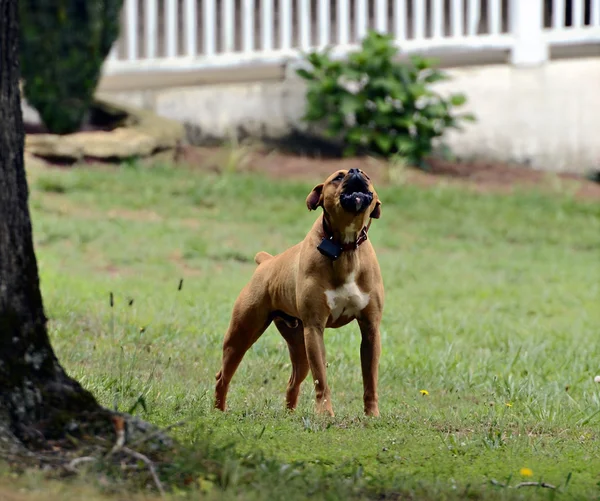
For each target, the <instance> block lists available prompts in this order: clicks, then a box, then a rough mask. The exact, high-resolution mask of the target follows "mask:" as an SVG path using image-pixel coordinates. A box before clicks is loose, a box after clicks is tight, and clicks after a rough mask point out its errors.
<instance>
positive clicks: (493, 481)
mask: <svg viewBox="0 0 600 501" xmlns="http://www.w3.org/2000/svg"><path fill="white" fill-rule="evenodd" d="M490 484H492V485H496V486H498V487H504V488H505V489H520V488H521V487H542V488H544V489H556V486H555V485H552V484H548V483H546V482H521V483H520V484H517V485H507V484H503V483H502V482H498V480H496V479H495V478H492V479H490Z"/></svg>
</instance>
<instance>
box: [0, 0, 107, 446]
mask: <svg viewBox="0 0 600 501" xmlns="http://www.w3.org/2000/svg"><path fill="white" fill-rule="evenodd" d="M17 2H18V0H0V449H1V445H2V442H4V443H5V444H6V443H7V439H9V440H10V439H13V440H14V439H17V440H18V441H20V442H21V443H22V444H25V445H26V446H27V447H30V448H37V447H40V446H41V447H43V446H44V444H45V443H46V441H47V440H48V439H51V438H55V437H56V438H58V437H59V436H61V435H64V432H65V430H66V428H68V427H70V426H72V422H73V421H74V420H80V419H82V418H84V417H85V416H89V415H90V413H93V414H94V415H98V413H99V414H100V415H103V416H105V417H106V416H108V411H106V410H104V409H102V408H101V407H100V406H99V405H98V404H97V402H96V400H95V399H94V397H93V396H92V395H91V394H90V393H89V392H87V391H86V390H84V389H83V388H82V387H81V386H80V385H79V383H77V382H76V381H74V380H73V379H71V378H70V377H69V376H67V374H66V373H65V371H64V370H63V368H62V367H61V366H60V364H59V362H58V360H57V358H56V356H55V354H54V351H53V349H52V346H51V345H50V340H49V338H48V332H47V329H46V316H45V314H44V307H43V303H42V296H41V293H40V287H39V277H38V269H37V263H36V258H35V252H34V248H33V239H32V232H31V220H30V216H29V208H28V188H27V180H26V178H25V168H24V162H23V142H24V131H23V117H22V113H21V104H20V91H19V57H18V56H19V50H18V49H19V23H18V17H17V10H18V9H17ZM107 423H108V420H107Z"/></svg>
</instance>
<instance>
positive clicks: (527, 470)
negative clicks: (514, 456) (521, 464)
mask: <svg viewBox="0 0 600 501" xmlns="http://www.w3.org/2000/svg"><path fill="white" fill-rule="evenodd" d="M519 473H520V474H521V475H522V476H523V477H533V471H532V470H531V468H527V467H525V468H521V469H520V470H519Z"/></svg>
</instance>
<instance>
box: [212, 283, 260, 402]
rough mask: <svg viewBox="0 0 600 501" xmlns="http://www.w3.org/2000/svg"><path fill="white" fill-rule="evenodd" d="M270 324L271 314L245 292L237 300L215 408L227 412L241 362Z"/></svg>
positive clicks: (217, 385)
mask: <svg viewBox="0 0 600 501" xmlns="http://www.w3.org/2000/svg"><path fill="white" fill-rule="evenodd" d="M270 323H271V318H270V316H269V311H268V309H267V308H264V307H263V305H262V304H260V302H259V303H257V302H256V300H253V298H252V294H251V293H250V291H249V289H248V288H246V289H245V290H244V291H242V293H241V294H240V296H239V297H238V299H237V301H236V303H235V306H234V307H233V313H232V315H231V321H230V323H229V329H228V330H227V333H226V334H225V339H224V341H223V362H222V365H221V370H220V371H219V372H218V373H217V376H216V379H217V384H216V387H215V407H216V408H217V409H220V410H222V411H224V410H225V409H226V408H227V391H228V390H229V384H230V383H231V379H232V378H233V375H234V374H235V371H236V370H237V368H238V366H239V365H240V362H241V361H242V358H244V355H245V354H246V352H247V351H248V350H249V349H250V347H251V346H252V345H253V344H254V343H255V342H256V341H257V340H258V338H259V337H260V336H261V335H262V333H263V332H265V330H266V329H267V327H268V326H269V324H270Z"/></svg>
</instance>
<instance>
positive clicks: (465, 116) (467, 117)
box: [456, 113, 477, 122]
mask: <svg viewBox="0 0 600 501" xmlns="http://www.w3.org/2000/svg"><path fill="white" fill-rule="evenodd" d="M456 118H460V119H461V120H464V121H465V122H477V118H476V117H475V115H473V113H463V114H461V115H458V116H457V117H456Z"/></svg>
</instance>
